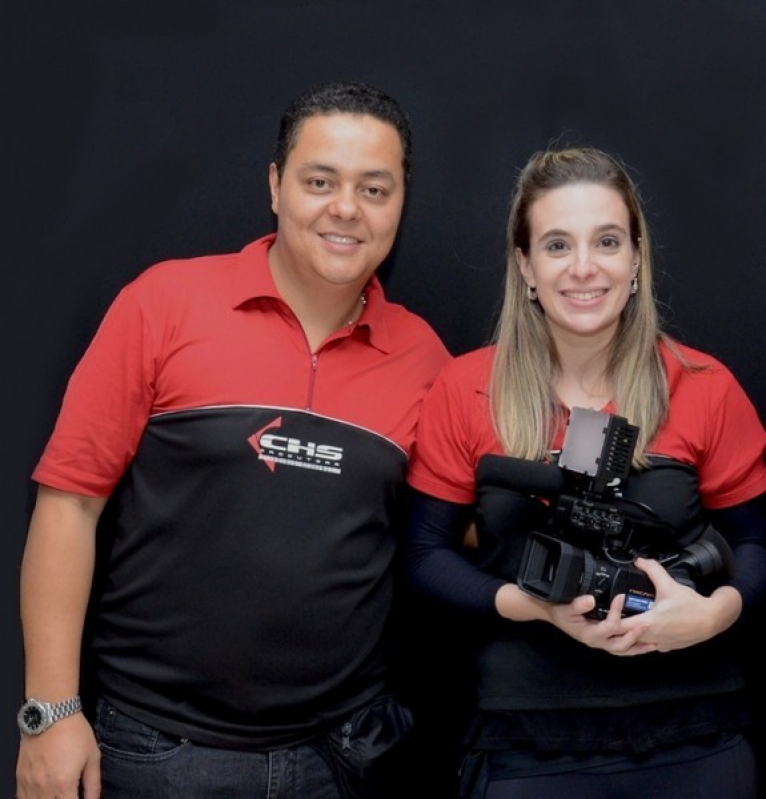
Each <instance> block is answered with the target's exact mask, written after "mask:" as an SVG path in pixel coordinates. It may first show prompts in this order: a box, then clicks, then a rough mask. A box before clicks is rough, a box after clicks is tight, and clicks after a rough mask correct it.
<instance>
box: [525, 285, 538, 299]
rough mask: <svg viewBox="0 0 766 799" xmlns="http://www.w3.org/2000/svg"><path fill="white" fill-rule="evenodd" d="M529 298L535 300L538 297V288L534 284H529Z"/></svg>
mask: <svg viewBox="0 0 766 799" xmlns="http://www.w3.org/2000/svg"><path fill="white" fill-rule="evenodd" d="M527 299H528V300H529V301H530V302H534V301H535V300H536V299H537V289H536V288H535V287H534V286H529V285H528V286H527Z"/></svg>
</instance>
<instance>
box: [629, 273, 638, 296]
mask: <svg viewBox="0 0 766 799" xmlns="http://www.w3.org/2000/svg"><path fill="white" fill-rule="evenodd" d="M637 291H638V275H633V280H631V281H630V293H631V294H635V293H636V292H637Z"/></svg>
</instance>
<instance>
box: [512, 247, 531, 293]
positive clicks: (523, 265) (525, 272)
mask: <svg viewBox="0 0 766 799" xmlns="http://www.w3.org/2000/svg"><path fill="white" fill-rule="evenodd" d="M513 256H514V258H515V259H516V263H517V264H518V265H519V271H520V272H521V276H522V277H523V278H524V280H525V281H526V284H527V285H528V286H530V287H531V288H534V287H535V275H534V272H533V271H532V267H531V266H530V265H529V258H528V257H527V256H526V255H524V253H523V252H522V251H521V248H520V247H516V248H515V249H514V251H513Z"/></svg>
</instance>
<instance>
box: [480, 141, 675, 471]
mask: <svg viewBox="0 0 766 799" xmlns="http://www.w3.org/2000/svg"><path fill="white" fill-rule="evenodd" d="M575 183H595V184H598V185H601V186H608V187H609V188H612V189H614V190H615V191H616V192H618V194H619V195H620V196H621V197H622V199H623V201H624V203H625V206H626V208H627V210H628V216H629V219H630V231H629V233H630V239H631V241H632V243H633V246H634V247H635V248H636V249H637V251H638V253H639V258H640V262H639V269H638V273H637V278H638V289H637V291H636V293H635V294H632V295H631V296H630V298H629V299H628V302H627V305H626V306H625V309H624V310H623V312H622V315H621V318H620V321H619V325H618V328H617V332H616V334H615V337H614V340H613V341H612V344H611V346H610V351H609V354H608V362H607V372H606V377H607V379H608V381H609V385H610V386H611V388H612V391H613V399H614V401H615V403H616V406H617V410H618V413H619V414H620V415H621V416H625V417H626V418H627V419H628V421H629V422H630V423H631V424H634V425H637V426H638V427H639V436H638V442H637V444H636V450H635V453H636V454H635V457H634V464H635V465H637V466H641V465H644V464H645V459H644V451H645V448H646V446H647V444H648V443H649V441H651V439H652V438H653V437H654V434H655V433H656V431H657V429H658V428H659V427H660V425H661V424H662V423H663V422H664V421H665V418H666V417H667V412H668V386H667V378H666V374H665V369H664V366H663V363H662V357H661V355H660V351H659V343H660V341H661V340H665V341H667V338H666V337H665V336H664V334H663V333H662V331H661V330H660V322H659V316H658V313H657V304H656V300H655V297H654V292H653V288H652V258H651V247H650V245H649V232H648V230H647V225H646V219H645V216H644V212H643V209H642V207H641V200H640V197H639V193H638V189H637V188H636V186H635V184H634V182H633V181H632V180H631V178H630V176H629V175H628V172H627V170H626V169H625V168H624V167H623V166H622V164H620V163H619V162H618V161H617V159H615V158H614V157H613V156H610V155H608V154H607V153H605V152H602V151H601V150H597V149H595V148H590V147H578V148H566V149H560V150H546V151H541V152H538V153H535V154H534V155H533V156H532V157H531V159H530V160H529V162H528V163H527V165H526V166H525V167H524V169H523V170H522V171H521V173H520V175H519V178H518V180H517V183H516V188H515V192H514V197H513V202H512V204H511V210H510V216H509V220H508V233H507V237H508V253H507V269H506V277H505V296H504V300H503V306H502V310H501V313H500V319H499V321H498V325H497V329H496V331H495V336H494V343H495V344H496V352H495V357H494V364H493V369H492V377H491V381H490V397H491V403H492V413H493V420H494V424H495V429H496V431H497V434H498V436H499V438H500V441H501V443H502V445H503V449H504V451H505V453H506V454H508V455H513V456H515V457H520V458H528V459H533V460H539V459H542V458H545V457H546V456H547V455H549V448H550V443H551V436H552V434H553V431H554V430H555V429H556V426H557V424H558V422H559V414H560V406H559V403H558V401H557V399H556V397H555V394H554V390H553V385H554V382H555V379H556V376H557V373H558V370H559V361H558V356H557V353H556V346H555V344H554V341H553V338H552V336H551V334H550V330H549V328H548V325H547V323H546V320H545V314H544V312H543V309H542V307H541V306H540V303H539V302H535V301H531V300H530V299H529V298H528V296H527V285H526V283H525V281H524V279H523V277H522V275H521V270H520V268H519V264H518V263H517V261H516V256H515V252H516V248H518V249H520V250H521V252H523V253H524V254H525V255H528V254H529V245H530V210H531V207H532V205H533V204H534V203H535V201H536V200H538V199H539V198H540V197H541V196H542V195H543V194H544V193H545V192H548V191H551V190H552V189H556V188H560V187H562V186H567V185H570V184H575ZM668 343H670V342H668ZM671 346H672V344H671Z"/></svg>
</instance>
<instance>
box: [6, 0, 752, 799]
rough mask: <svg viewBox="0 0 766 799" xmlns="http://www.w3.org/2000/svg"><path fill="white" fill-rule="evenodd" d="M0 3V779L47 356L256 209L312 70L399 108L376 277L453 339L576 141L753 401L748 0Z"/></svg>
mask: <svg viewBox="0 0 766 799" xmlns="http://www.w3.org/2000/svg"><path fill="white" fill-rule="evenodd" d="M3 16H4V24H3V26H2V27H3V28H4V33H5V43H4V46H3V48H2V51H3V57H4V61H5V64H4V68H3V70H2V73H3V77H2V79H1V80H2V81H3V83H2V85H3V95H2V96H3V98H4V99H3V106H4V111H3V116H4V122H3V123H2V129H3V132H4V140H5V146H4V147H3V148H2V154H3V161H4V169H3V180H2V181H0V183H2V184H3V193H4V195H5V199H6V201H5V202H4V204H3V206H4V210H3V212H2V219H3V221H4V222H5V225H4V229H5V234H6V235H5V236H4V242H5V243H4V254H5V256H6V258H5V264H4V266H5V268H4V269H3V273H2V280H3V283H4V285H5V292H4V295H5V300H6V301H5V302H4V303H3V306H4V308H3V314H2V325H3V335H2V336H0V340H1V341H2V347H3V362H4V363H5V364H6V367H5V372H6V375H5V380H4V385H5V389H4V391H3V392H2V396H3V402H4V418H5V419H6V422H5V424H4V425H3V447H2V450H3V455H4V457H3V459H2V470H3V471H2V484H3V492H2V508H3V515H2V519H3V528H4V530H3V533H4V538H5V543H4V556H3V558H2V565H1V566H0V568H2V575H0V586H2V591H3V599H4V608H5V610H4V611H3V613H2V629H1V630H0V633H1V634H2V641H3V647H2V649H3V651H2V655H1V657H2V659H3V664H4V666H5V672H6V676H5V679H4V680H3V681H2V692H1V694H0V742H2V743H0V748H1V749H2V776H1V777H0V779H1V780H2V783H1V784H0V795H2V796H11V795H12V790H13V789H12V776H11V775H12V764H13V761H14V759H15V741H16V733H15V725H14V721H13V718H14V715H15V712H16V709H17V706H18V703H19V701H20V699H21V691H22V687H21V640H20V632H19V625H18V600H17V577H18V564H19V560H20V555H21V550H22V546H23V541H24V535H25V531H26V525H27V519H28V512H29V507H30V502H31V496H32V493H31V486H30V482H29V473H30V471H31V469H32V468H33V465H34V463H35V461H36V458H37V457H38V455H39V453H40V450H41V448H42V446H43V444H44V442H45V439H46V438H47V436H48V434H49V432H50V429H51V426H52V424H53V421H54V419H55V415H56V412H57V409H58V404H59V401H60V398H61V394H62V391H63V389H64V386H65V383H66V379H67V376H68V374H69V372H70V371H71V369H72V368H73V366H74V364H75V363H76V360H77V359H78V358H79V356H80V355H81V353H82V351H83V349H84V347H85V346H86V344H87V342H88V340H89V339H90V337H91V336H92V334H93V332H94V330H95V326H96V325H97V323H98V321H99V319H100V317H101V316H102V314H103V312H104V311H105V309H106V307H107V304H108V303H109V301H110V300H111V299H112V298H113V296H114V295H115V293H116V292H117V290H118V289H119V287H120V286H122V285H123V284H124V283H125V282H127V281H128V280H129V279H130V278H132V277H133V276H134V275H136V274H137V273H138V272H140V271H141V270H143V269H144V268H145V267H147V266H148V265H150V264H151V263H153V262H154V261H157V260H159V259H162V258H167V257H175V256H187V255H188V256H191V255H197V254H201V253H207V252H213V251H225V250H231V249H237V248H239V247H241V246H242V245H243V244H244V243H245V242H247V241H249V240H251V239H252V238H255V237H256V236H258V235H260V234H262V233H264V232H266V231H267V230H269V229H271V228H272V226H273V220H272V218H271V215H270V210H269V205H268V189H267V181H266V169H267V165H268V162H269V160H270V156H271V148H272V146H273V142H274V138H275V135H276V126H277V120H278V117H279V114H280V112H281V110H282V107H283V106H284V104H285V103H286V102H287V101H288V100H289V99H290V98H291V97H292V96H293V95H294V94H296V93H297V92H298V91H300V90H302V89H303V88H305V87H306V86H307V85H309V84H311V83H314V82H316V81H320V80H325V79H333V78H350V79H358V80H363V81H368V82H370V83H374V84H377V85H379V86H381V87H383V88H385V89H386V90H388V91H390V92H391V93H393V94H394V95H396V96H397V97H398V98H399V99H400V100H401V102H402V103H403V105H404V106H405V107H406V108H407V109H408V110H409V112H410V115H411V118H412V123H413V127H414V133H415V173H414V180H413V183H412V187H411V192H410V196H409V200H408V205H407V209H406V214H405V220H404V225H403V229H402V232H401V235H400V237H399V241H398V244H397V247H396V248H395V251H394V253H393V256H392V258H391V259H389V262H388V263H387V264H386V266H385V267H384V269H383V271H382V275H383V277H384V280H385V284H386V289H387V293H388V295H389V297H390V298H392V299H394V300H397V301H402V302H406V303H407V304H408V305H409V306H410V307H411V308H412V309H413V310H415V311H417V312H419V313H421V314H422V315H424V316H425V317H426V318H427V319H428V320H429V321H430V322H431V323H432V324H433V326H434V327H435V328H436V329H437V331H438V332H439V333H440V334H441V335H442V336H443V338H444V340H445V342H446V343H447V345H448V346H449V348H450V349H451V350H452V351H453V352H454V353H456V354H457V353H460V352H464V351H466V350H467V349H470V348H472V347H475V346H477V345H479V344H481V343H483V342H484V340H485V339H486V337H487V336H488V334H489V333H490V330H491V327H492V322H493V320H494V313H495V311H496V308H497V303H498V298H499V296H500V292H501V280H502V270H503V257H504V226H505V217H506V213H507V207H508V200H509V194H510V188H511V184H512V182H513V179H514V177H515V174H516V171H517V170H518V168H519V167H520V166H521V165H522V164H523V162H524V161H525V160H526V158H527V157H528V156H529V155H530V154H531V153H532V152H533V151H534V150H536V149H538V148H540V147H543V146H545V145H546V144H548V143H549V142H551V141H554V140H555V141H559V142H566V143H591V144H595V145H597V146H600V147H603V148H606V149H609V150H612V151H614V152H616V153H617V154H619V155H620V156H621V157H622V158H623V159H624V160H625V161H626V162H627V163H628V164H629V165H631V166H632V167H633V168H634V170H635V172H636V176H637V177H638V179H639V182H640V186H641V189H642V193H643V195H644V198H645V200H646V203H647V206H648V212H649V219H650V224H651V227H652V230H653V233H654V238H655V241H656V243H657V247H658V253H659V259H658V260H659V267H660V274H659V275H658V286H659V296H660V298H661V300H662V302H663V305H664V313H665V318H666V322H667V327H668V329H669V330H670V332H672V333H674V334H675V335H677V336H679V337H680V338H681V339H682V340H684V341H686V342H687V343H689V344H691V345H693V346H697V347H699V348H701V349H704V350H707V351H709V352H711V353H713V354H715V355H717V356H718V357H720V358H721V359H722V360H723V361H724V362H726V363H727V364H728V365H729V366H730V367H731V368H732V370H733V371H734V373H735V374H736V375H737V377H738V378H739V379H740V381H741V382H742V383H743V385H744V386H745V388H746V390H747V391H748V392H749V394H750V396H751V397H752V398H753V401H754V402H755V404H756V405H757V407H758V409H759V411H760V413H761V415H762V418H766V376H765V375H764V372H763V369H762V363H763V357H764V352H765V348H764V345H765V344H766V332H764V327H763V308H764V297H765V293H766V292H765V289H764V286H766V279H764V268H766V235H765V233H766V225H765V224H764V223H766V213H765V212H766V191H765V190H764V186H766V157H764V149H765V147H766V145H765V143H766V97H764V94H763V91H764V89H763V87H764V80H765V79H766V44H764V43H765V42H766V5H765V4H764V3H763V2H762V0H733V1H732V0H696V2H695V1H694V0H642V2H641V3H636V2H633V1H632V0H590V2H581V0H535V2H523V0H452V2H450V3H444V2H433V0H409V2H401V1H400V0H381V1H379V0H366V1H365V2H359V0H273V1H272V2H267V1H266V0H228V1H227V0H162V2H154V1H153V0H131V2H122V0H115V2H111V3H103V2H97V1H96V0H94V2H79V3H78V2H75V3H59V4H56V3H52V2H51V3H42V2H38V1H37V0H27V2H25V3H23V2H15V0H14V1H12V2H9V3H8V4H7V5H6V9H5V14H4V15H3ZM9 300H10V301H9ZM671 309H672V310H671ZM753 663H755V661H753ZM755 692H756V694H758V695H759V694H760V690H758V689H755ZM8 742H10V743H8ZM6 786H7V787H6Z"/></svg>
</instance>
